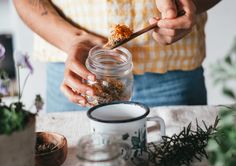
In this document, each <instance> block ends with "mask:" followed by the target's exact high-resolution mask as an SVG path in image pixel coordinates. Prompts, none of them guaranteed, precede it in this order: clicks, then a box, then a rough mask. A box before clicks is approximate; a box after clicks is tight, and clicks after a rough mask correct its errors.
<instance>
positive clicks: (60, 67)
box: [14, 0, 220, 112]
mask: <svg viewBox="0 0 236 166" xmlns="http://www.w3.org/2000/svg"><path fill="white" fill-rule="evenodd" d="M219 1H220V0H178V1H176V0H156V1H155V0H151V1H146V0H53V1H49V0H21V1H19V0H14V4H15V7H16V10H17V11H18V13H19V15H20V17H21V18H22V20H23V21H24V22H25V23H26V24H27V25H28V26H29V27H30V28H31V29H32V30H33V31H34V32H35V33H36V34H37V35H36V36H35V43H34V45H35V47H34V56H36V57H37V58H38V59H39V60H42V61H46V62H47V63H48V64H47V111H48V112H50V111H67V110H70V111H72V110H80V109H81V110H82V109H83V107H84V106H86V103H87V101H86V99H85V98H84V97H83V95H81V94H87V95H93V94H94V92H93V89H92V88H91V87H89V86H87V85H86V84H83V82H82V79H86V80H91V81H94V80H95V79H96V77H95V75H94V74H93V73H91V72H89V71H88V70H87V69H86V67H85V65H84V63H85V60H86V58H87V56H88V51H89V50H90V49H91V48H92V47H93V46H95V45H103V44H105V43H106V41H107V36H108V35H109V30H110V29H109V28H110V27H111V26H112V25H115V24H118V23H124V24H126V25H128V26H129V27H130V28H132V29H134V30H139V29H141V28H144V27H145V26H147V25H148V24H152V23H156V24H157V26H158V27H157V28H155V29H154V31H153V32H152V33H145V34H143V35H142V36H140V37H138V38H136V39H134V40H133V41H130V42H129V43H127V44H126V45H125V47H126V48H127V49H128V50H129V51H130V52H131V53H132V56H133V64H134V69H133V73H134V94H133V98H132V100H134V101H137V102H142V103H144V104H147V105H148V106H159V105H204V104H207V97H206V87H205V83H204V72H203V68H202V62H203V60H204V58H205V54H206V53H205V33H204V26H205V23H206V20H207V14H206V11H207V10H208V9H210V8H211V7H213V6H214V5H216V4H217V3H218V2H219ZM179 11H184V13H183V14H182V15H179V14H178V13H179ZM149 18H151V19H150V20H149ZM153 39H154V40H153ZM63 73H64V75H63ZM59 89H61V91H62V92H63V94H64V95H65V96H66V97H67V98H68V100H67V99H66V98H65V97H64V96H63V94H62V93H61V92H60V90H59ZM74 90H76V91H77V92H79V93H75V92H74ZM69 101H71V102H73V103H75V104H72V103H70V102H69ZM78 105H80V106H82V107H78Z"/></svg>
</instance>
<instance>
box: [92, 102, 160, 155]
mask: <svg viewBox="0 0 236 166" xmlns="http://www.w3.org/2000/svg"><path fill="white" fill-rule="evenodd" d="M149 112H150V110H149V108H148V107H147V106H145V105H144V104H141V103H136V102H130V101H124V102H123V101H122V102H113V103H108V104H101V105H97V106H95V107H92V108H90V109H89V110H88V112H87V115H88V118H89V119H90V127H91V132H92V133H100V134H101V133H104V134H110V135H116V136H119V137H120V139H121V140H122V141H123V142H125V143H127V144H128V145H130V147H131V149H132V155H131V157H132V156H133V157H137V155H140V154H142V152H143V151H145V150H146V149H147V148H146V147H147V134H146V133H147V128H146V126H147V125H146V123H147V121H155V122H158V123H159V124H160V134H161V136H164V135H165V123H164V120H163V119H162V118H160V117H159V116H153V117H147V116H148V114H149Z"/></svg>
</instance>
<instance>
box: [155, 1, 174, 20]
mask: <svg viewBox="0 0 236 166" xmlns="http://www.w3.org/2000/svg"><path fill="white" fill-rule="evenodd" d="M156 5H157V9H158V10H159V11H160V12H161V16H162V19H166V18H167V19H170V18H175V17H176V16H177V9H176V4H175V0H156Z"/></svg>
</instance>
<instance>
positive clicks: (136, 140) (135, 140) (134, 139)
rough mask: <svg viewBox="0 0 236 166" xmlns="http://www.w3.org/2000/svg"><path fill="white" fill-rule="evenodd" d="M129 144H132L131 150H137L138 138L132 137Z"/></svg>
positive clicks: (138, 145)
mask: <svg viewBox="0 0 236 166" xmlns="http://www.w3.org/2000/svg"><path fill="white" fill-rule="evenodd" d="M131 142H132V145H133V148H135V149H136V148H139V147H140V138H139V137H135V136H133V137H132V138H131Z"/></svg>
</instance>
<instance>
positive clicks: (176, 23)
mask: <svg viewBox="0 0 236 166" xmlns="http://www.w3.org/2000/svg"><path fill="white" fill-rule="evenodd" d="M179 3H180V4H181V10H183V11H184V15H182V16H179V17H177V18H175V19H162V20H160V21H159V22H158V26H159V27H160V28H169V29H191V28H192V27H193V25H195V22H196V14H195V12H196V7H195V5H194V3H193V2H192V1H189V0H179Z"/></svg>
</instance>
